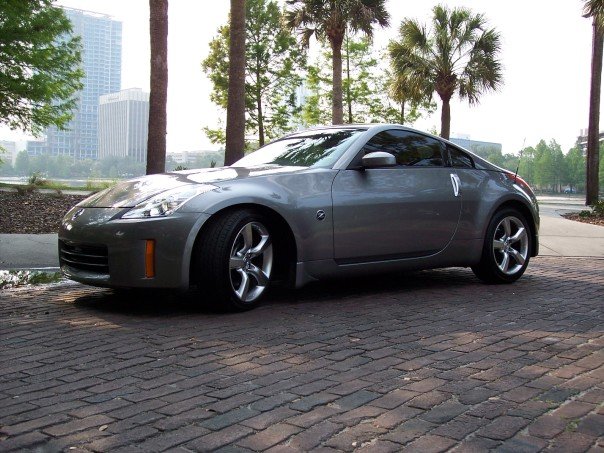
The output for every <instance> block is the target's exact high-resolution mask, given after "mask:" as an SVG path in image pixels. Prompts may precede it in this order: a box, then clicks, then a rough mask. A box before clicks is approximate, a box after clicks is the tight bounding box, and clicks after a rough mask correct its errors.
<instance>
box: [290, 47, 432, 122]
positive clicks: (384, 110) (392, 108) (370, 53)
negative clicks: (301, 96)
mask: <svg viewBox="0 0 604 453" xmlns="http://www.w3.org/2000/svg"><path fill="white" fill-rule="evenodd" d="M343 51H344V54H343V57H344V60H345V61H346V70H345V77H344V81H343V87H344V93H345V96H344V98H345V104H346V107H347V122H348V123H375V122H383V123H401V124H402V123H407V124H412V123H413V122H414V121H415V120H417V118H419V117H420V116H421V114H422V113H423V112H424V111H428V112H429V111H431V109H433V108H434V106H433V105H431V104H430V103H425V104H422V105H416V104H413V103H411V102H408V103H407V104H406V111H405V110H404V106H403V105H402V103H401V102H399V101H397V100H396V99H393V98H392V97H391V96H390V91H389V83H390V79H389V73H388V69H387V68H386V67H385V64H384V60H385V58H383V56H384V54H383V51H380V50H376V49H374V48H373V46H372V44H371V41H370V40H369V39H368V38H366V37H363V38H361V39H358V40H355V39H347V40H346V41H345V45H344V47H343ZM330 60H331V52H330V51H329V50H324V51H323V52H321V53H320V54H319V56H318V57H317V58H316V60H315V61H314V62H313V64H312V65H310V66H309V67H308V71H307V79H306V83H305V88H306V91H307V96H306V99H305V102H304V105H303V108H302V121H303V123H304V124H305V125H316V124H325V123H326V122H328V121H329V105H330V103H331V98H332V83H331V78H330V74H329V69H328V62H329V61H330ZM404 102H405V101H404V100H403V103H404Z"/></svg>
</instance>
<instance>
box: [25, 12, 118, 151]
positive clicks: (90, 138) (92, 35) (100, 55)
mask: <svg viewBox="0 0 604 453" xmlns="http://www.w3.org/2000/svg"><path fill="white" fill-rule="evenodd" d="M63 9H64V11H65V14H66V15H67V17H68V18H69V20H71V23H72V26H73V34H74V35H76V36H80V37H81V43H82V67H83V70H84V73H85V76H84V79H83V84H84V88H83V89H82V91H81V92H80V93H79V95H78V97H79V99H78V102H77V106H76V108H75V110H74V111H73V119H72V120H71V121H70V122H69V124H68V125H67V130H65V131H61V130H58V129H57V128H56V127H54V126H53V127H50V128H48V129H47V130H46V131H45V132H44V135H45V138H44V140H43V141H32V142H28V144H27V151H28V152H29V154H32V155H37V154H50V155H60V154H63V155H68V156H72V157H74V158H75V159H96V158H98V108H99V97H100V96H102V95H104V94H108V93H114V92H116V91H119V90H120V88H121V72H122V71H121V65H122V23H121V22H118V21H115V20H113V19H111V17H110V16H107V15H104V14H98V13H94V12H89V11H82V10H77V9H71V8H63Z"/></svg>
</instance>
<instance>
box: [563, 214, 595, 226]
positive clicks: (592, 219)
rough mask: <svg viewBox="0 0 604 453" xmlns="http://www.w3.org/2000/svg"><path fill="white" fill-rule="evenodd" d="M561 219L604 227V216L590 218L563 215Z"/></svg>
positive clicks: (593, 215) (591, 216)
mask: <svg viewBox="0 0 604 453" xmlns="http://www.w3.org/2000/svg"><path fill="white" fill-rule="evenodd" d="M562 217H564V218H565V219H569V220H575V221H577V222H583V223H591V224H592V225H600V226H604V216H598V215H596V214H592V215H590V216H580V215H579V214H563V215H562Z"/></svg>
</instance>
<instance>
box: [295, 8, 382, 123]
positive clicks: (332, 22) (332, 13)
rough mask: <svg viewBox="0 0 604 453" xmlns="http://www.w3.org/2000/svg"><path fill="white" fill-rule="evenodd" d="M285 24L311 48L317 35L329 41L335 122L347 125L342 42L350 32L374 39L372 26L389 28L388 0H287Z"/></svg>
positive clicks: (333, 120) (333, 121) (320, 38)
mask: <svg viewBox="0 0 604 453" xmlns="http://www.w3.org/2000/svg"><path fill="white" fill-rule="evenodd" d="M286 3H287V5H288V7H287V9H286V11H285V16H284V20H285V24H286V26H287V27H288V28H289V29H290V30H297V31H299V32H300V36H301V42H302V44H303V45H305V46H306V47H308V44H309V42H310V38H311V37H312V36H313V35H314V36H315V37H316V38H317V39H319V40H320V41H325V40H327V41H328V42H329V45H330V46H331V51H332V84H333V89H332V123H333V124H341V123H343V122H344V112H343V104H342V43H343V42H344V37H345V35H346V32H347V31H351V32H353V33H356V32H359V33H362V34H364V35H366V36H368V37H372V36H373V26H374V24H377V25H379V26H381V27H386V26H388V24H389V21H390V14H389V13H388V11H387V10H386V2H385V0H339V1H333V0H331V1H325V0H287V1H286Z"/></svg>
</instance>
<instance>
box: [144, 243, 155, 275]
mask: <svg viewBox="0 0 604 453" xmlns="http://www.w3.org/2000/svg"><path fill="white" fill-rule="evenodd" d="M145 277H147V278H153V277H155V239H147V241H146V243H145Z"/></svg>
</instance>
